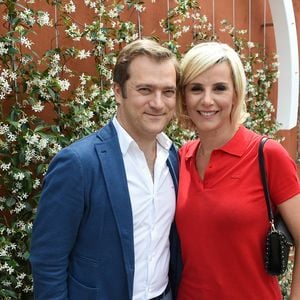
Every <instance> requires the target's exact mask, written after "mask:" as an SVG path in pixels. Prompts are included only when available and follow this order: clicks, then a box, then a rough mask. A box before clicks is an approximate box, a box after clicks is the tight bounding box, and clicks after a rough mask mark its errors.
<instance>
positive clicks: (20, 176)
mask: <svg viewBox="0 0 300 300" xmlns="http://www.w3.org/2000/svg"><path fill="white" fill-rule="evenodd" d="M13 177H14V179H16V180H19V181H22V180H23V179H24V178H25V174H24V173H22V172H18V173H15V174H14V175H13Z"/></svg>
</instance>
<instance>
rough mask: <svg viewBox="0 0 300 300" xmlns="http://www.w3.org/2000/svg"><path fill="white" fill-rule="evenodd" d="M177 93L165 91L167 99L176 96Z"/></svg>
mask: <svg viewBox="0 0 300 300" xmlns="http://www.w3.org/2000/svg"><path fill="white" fill-rule="evenodd" d="M175 93H176V91H175V90H166V91H164V95H165V96H166V97H173V96H174V95H175Z"/></svg>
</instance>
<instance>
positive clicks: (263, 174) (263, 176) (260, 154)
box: [258, 137, 274, 224]
mask: <svg viewBox="0 0 300 300" xmlns="http://www.w3.org/2000/svg"><path fill="white" fill-rule="evenodd" d="M267 140H268V138H267V137H263V138H262V139H261V140H260V143H259V148H258V160H259V169H260V175H261V181H262V184H263V187H264V193H265V200H266V203H267V208H268V217H269V220H270V222H271V224H274V215H273V210H272V207H271V199H270V193H269V188H268V182H267V176H266V170H265V159H264V145H265V143H266V141H267Z"/></svg>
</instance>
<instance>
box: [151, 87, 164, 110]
mask: <svg viewBox="0 0 300 300" xmlns="http://www.w3.org/2000/svg"><path fill="white" fill-rule="evenodd" d="M150 105H151V106H152V107H154V108H156V109H159V108H162V107H163V106H164V100H163V94H162V92H161V91H157V92H155V93H154V94H153V97H152V99H151V101H150Z"/></svg>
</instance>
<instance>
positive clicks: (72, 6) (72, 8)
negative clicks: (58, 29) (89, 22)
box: [64, 0, 76, 14]
mask: <svg viewBox="0 0 300 300" xmlns="http://www.w3.org/2000/svg"><path fill="white" fill-rule="evenodd" d="M64 9H65V11H66V12H67V13H68V14H71V13H74V12H75V11H76V6H75V4H74V2H73V1H72V0H71V1H70V2H69V3H67V4H66V5H65V6H64Z"/></svg>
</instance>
